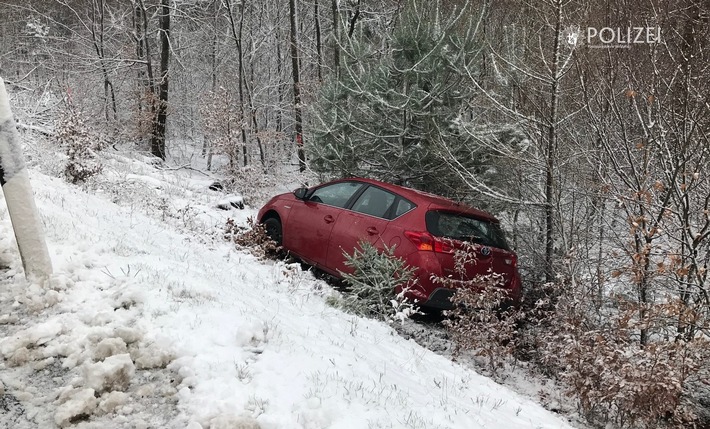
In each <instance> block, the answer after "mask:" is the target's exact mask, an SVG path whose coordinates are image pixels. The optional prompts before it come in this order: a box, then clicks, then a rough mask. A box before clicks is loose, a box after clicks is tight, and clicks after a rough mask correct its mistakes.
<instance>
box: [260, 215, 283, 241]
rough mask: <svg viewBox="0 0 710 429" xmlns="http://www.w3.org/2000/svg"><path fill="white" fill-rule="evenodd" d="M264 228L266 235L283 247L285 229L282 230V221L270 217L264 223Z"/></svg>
mask: <svg viewBox="0 0 710 429" xmlns="http://www.w3.org/2000/svg"><path fill="white" fill-rule="evenodd" d="M264 228H265V229H266V235H268V236H269V238H270V239H272V240H273V241H274V242H276V244H277V245H279V246H281V245H282V244H283V229H282V228H281V221H280V220H278V219H277V218H275V217H270V218H268V219H266V220H265V221H264Z"/></svg>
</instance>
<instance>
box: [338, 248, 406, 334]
mask: <svg viewBox="0 0 710 429" xmlns="http://www.w3.org/2000/svg"><path fill="white" fill-rule="evenodd" d="M358 246H359V248H356V249H355V250H354V251H353V253H352V255H348V254H347V253H345V258H346V262H345V265H347V266H348V267H350V268H352V269H353V272H352V273H341V274H342V276H343V280H344V281H345V283H346V284H347V285H348V291H347V292H346V293H345V295H344V297H343V298H342V299H341V300H340V301H339V302H338V305H339V306H340V307H342V308H343V309H345V310H348V311H351V312H353V313H355V314H358V315H361V316H366V317H374V318H378V319H381V320H385V321H388V322H392V321H394V320H400V321H402V320H404V319H406V318H408V317H409V316H411V315H412V314H415V313H416V312H417V310H416V305H415V303H413V302H411V301H410V300H408V299H407V298H405V297H404V294H405V292H406V291H407V290H408V288H409V287H411V286H412V284H413V281H414V280H413V279H414V268H412V267H409V266H407V265H406V263H405V262H404V260H402V259H399V258H396V257H395V256H394V248H393V247H389V248H388V247H386V246H385V247H384V248H383V249H382V251H380V250H378V249H377V248H376V247H375V246H373V245H372V244H370V243H369V242H367V241H361V242H360V243H358ZM397 290H400V292H399V293H397V292H396V291H397Z"/></svg>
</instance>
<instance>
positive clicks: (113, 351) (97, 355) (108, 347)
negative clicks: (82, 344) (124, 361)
mask: <svg viewBox="0 0 710 429" xmlns="http://www.w3.org/2000/svg"><path fill="white" fill-rule="evenodd" d="M125 353H128V347H126V342H125V341H124V340H123V339H122V338H104V339H103V340H101V341H100V342H99V343H98V344H97V345H96V348H95V349H94V360H97V361H101V360H104V359H106V358H108V357H110V356H114V355H120V354H125Z"/></svg>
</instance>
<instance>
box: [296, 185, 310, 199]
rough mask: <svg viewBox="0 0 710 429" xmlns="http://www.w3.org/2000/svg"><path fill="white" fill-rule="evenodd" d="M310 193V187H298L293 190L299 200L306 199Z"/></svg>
mask: <svg viewBox="0 0 710 429" xmlns="http://www.w3.org/2000/svg"><path fill="white" fill-rule="evenodd" d="M307 194H308V188H298V189H296V190H295V191H293V195H294V196H295V197H296V198H297V199H299V200H305V199H306V195H307Z"/></svg>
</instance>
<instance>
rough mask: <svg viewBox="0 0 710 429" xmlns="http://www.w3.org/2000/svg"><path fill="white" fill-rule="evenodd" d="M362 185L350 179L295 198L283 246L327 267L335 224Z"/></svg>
mask: <svg viewBox="0 0 710 429" xmlns="http://www.w3.org/2000/svg"><path fill="white" fill-rule="evenodd" d="M362 186H363V184H362V183H359V182H350V181H349V182H337V183H331V184H326V185H323V186H320V187H318V188H316V189H315V190H313V191H312V192H309V193H308V194H307V197H306V199H305V200H297V201H295V202H294V203H293V204H292V205H291V213H290V214H289V216H288V221H287V222H288V223H287V224H286V225H284V233H283V244H284V247H285V248H286V249H288V250H290V251H292V252H293V253H295V254H296V255H298V256H299V257H301V258H302V259H303V260H304V261H305V262H308V263H311V264H314V265H321V266H324V265H325V264H326V257H327V254H328V241H329V240H330V236H331V231H332V230H333V226H334V225H335V222H336V221H337V219H338V218H339V216H340V215H341V214H342V212H343V208H344V207H346V205H347V204H348V203H349V202H350V199H351V198H352V197H353V195H355V193H356V192H357V191H358V190H360V188H362Z"/></svg>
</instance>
